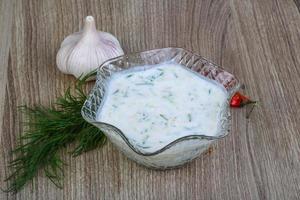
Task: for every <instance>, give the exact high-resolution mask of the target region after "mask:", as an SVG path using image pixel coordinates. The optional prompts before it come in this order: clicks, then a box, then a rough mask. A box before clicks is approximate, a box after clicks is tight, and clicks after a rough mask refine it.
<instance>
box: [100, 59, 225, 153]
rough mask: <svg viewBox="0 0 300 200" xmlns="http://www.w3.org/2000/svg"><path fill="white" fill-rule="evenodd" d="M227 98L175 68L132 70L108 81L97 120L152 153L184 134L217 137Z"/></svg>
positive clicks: (220, 90) (198, 77)
mask: <svg viewBox="0 0 300 200" xmlns="http://www.w3.org/2000/svg"><path fill="white" fill-rule="evenodd" d="M227 97H228V96H227V93H226V91H225V89H224V88H223V87H222V86H221V85H220V84H218V83H215V82H214V81H210V80H208V79H207V78H204V77H202V76H201V75H199V74H196V73H195V72H192V71H190V70H188V69H186V68H185V67H183V66H181V65H179V64H175V63H164V64H159V65H155V66H154V67H153V65H152V66H141V67H135V68H133V69H131V70H124V71H121V72H117V73H115V74H113V75H112V77H111V78H110V79H109V80H108V86H107V89H106V93H105V97H104V99H103V102H102V105H101V106H100V109H99V111H98V115H97V120H98V121H101V122H106V123H109V124H112V125H114V126H115V127H117V128H119V129H120V130H121V131H122V132H123V133H124V134H125V135H126V137H127V138H128V139H129V140H130V142H131V143H133V144H134V145H136V146H138V147H139V148H140V149H142V150H143V151H146V152H153V151H155V150H158V149H160V148H162V147H164V146H165V145H167V144H169V143H170V142H172V141H174V140H176V139H178V138H180V137H183V136H186V135H207V136H214V135H216V134H217V132H218V129H219V126H220V117H219V116H220V113H221V110H222V109H224V106H226V101H227Z"/></svg>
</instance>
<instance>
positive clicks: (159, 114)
mask: <svg viewBox="0 0 300 200" xmlns="http://www.w3.org/2000/svg"><path fill="white" fill-rule="evenodd" d="M159 116H161V117H162V118H163V119H164V120H166V121H168V120H169V119H168V118H166V117H165V116H164V115H163V114H159Z"/></svg>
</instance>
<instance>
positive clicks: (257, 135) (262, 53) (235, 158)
mask: <svg viewBox="0 0 300 200" xmlns="http://www.w3.org/2000/svg"><path fill="white" fill-rule="evenodd" d="M299 10H300V2H299V1H298V0H294V1H293V0H218V1H213V0H202V1H201V0H164V1H160V0H157V1H152V0H130V1H129V0H128V1H127V0H126V1H125V0H124V1H123V0H122V1H120V0H99V1H96V0H93V1H87V2H86V1H80V0H56V1H46V0H43V1H42V0H41V1H33V0H31V1H30V0H16V1H11V0H1V1H0V129H1V130H0V144H1V145H0V182H1V185H0V187H1V188H5V187H6V186H7V185H6V184H7V183H6V182H4V181H3V180H4V178H5V177H6V176H7V175H8V173H9V171H8V168H7V165H8V163H9V161H10V160H11V153H10V151H11V150H12V149H13V148H14V147H15V144H16V140H17V138H18V136H20V134H21V132H22V126H21V125H20V120H21V115H20V114H19V113H18V112H17V106H19V105H23V104H26V105H35V104H43V105H50V103H51V102H53V101H54V100H55V98H56V97H58V96H60V95H61V94H63V92H64V91H65V90H66V88H67V87H68V86H69V85H70V84H71V85H72V84H74V81H75V79H74V78H73V77H71V76H68V75H64V74H62V73H61V72H59V71H58V70H57V68H56V63H55V56H56V53H57V50H58V48H59V45H60V42H61V41H62V40H63V38H64V37H66V36H67V35H68V34H70V33H72V32H75V31H78V30H79V29H80V28H82V25H83V19H84V17H85V16H86V15H93V16H94V17H95V18H96V22H97V27H98V29H99V30H103V31H107V32H111V33H113V34H114V35H116V36H117V37H118V39H119V40H120V42H121V44H122V46H123V48H124V51H125V52H134V51H141V50H146V49H152V48H160V47H168V46H179V47H184V48H186V49H188V50H191V51H193V52H195V53H198V54H201V55H202V56H204V57H206V58H208V59H209V60H211V61H213V62H215V63H218V64H220V65H222V66H224V68H225V69H227V70H228V71H230V72H232V73H234V74H235V75H236V76H237V77H238V78H239V79H240V80H241V82H242V83H244V84H245V89H244V93H246V94H248V95H249V96H251V97H252V98H253V99H256V100H259V102H260V104H259V106H258V107H256V108H255V109H254V111H253V113H252V115H251V117H250V119H246V118H245V115H246V113H247V109H236V110H232V117H233V120H232V131H231V134H230V135H229V136H227V137H226V138H225V139H222V140H221V141H219V142H218V143H217V144H215V145H214V146H213V152H212V153H211V154H209V155H206V156H200V157H199V158H198V159H196V160H194V161H193V162H191V163H189V164H187V165H185V166H184V167H182V168H180V169H176V170H168V171H154V170H149V169H146V168H144V167H141V166H139V165H137V164H136V163H134V162H132V161H130V160H129V159H127V158H126V157H125V156H124V155H122V154H121V153H120V152H118V151H117V149H116V148H114V147H113V146H112V144H111V143H107V144H106V145H105V147H104V148H100V149H96V150H94V151H92V152H89V153H86V154H84V155H82V156H79V157H76V158H72V157H71V156H69V154H68V149H67V150H64V151H63V152H62V156H63V159H64V161H65V162H66V163H67V166H65V178H64V188H63V189H62V190H60V189H57V188H56V187H55V186H54V185H53V184H52V183H51V182H50V181H49V180H48V179H47V178H45V177H44V175H43V174H42V173H40V174H39V176H38V178H35V179H34V181H33V182H32V183H29V184H27V185H26V187H25V188H24V189H23V190H22V191H20V192H19V193H17V194H7V193H3V192H1V191H0V199H30V200H32V199H129V200H133V199H142V200H144V199H163V200H167V199H172V200H173V199H230V200H231V199H254V200H257V199H280V200H282V199H300V132H299V130H300V117H299V116H300V106H299V105H300V13H299Z"/></svg>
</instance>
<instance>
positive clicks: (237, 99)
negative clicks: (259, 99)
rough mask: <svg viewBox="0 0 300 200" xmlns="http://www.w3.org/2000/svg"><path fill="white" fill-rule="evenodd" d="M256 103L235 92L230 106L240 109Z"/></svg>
mask: <svg viewBox="0 0 300 200" xmlns="http://www.w3.org/2000/svg"><path fill="white" fill-rule="evenodd" d="M254 103H256V101H252V100H250V99H249V98H248V97H246V96H244V95H242V94H241V93H239V92H236V93H235V94H234V95H233V97H232V98H231V101H230V106H231V107H234V108H240V107H243V106H245V105H247V104H254Z"/></svg>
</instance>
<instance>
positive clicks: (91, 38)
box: [56, 16, 124, 78]
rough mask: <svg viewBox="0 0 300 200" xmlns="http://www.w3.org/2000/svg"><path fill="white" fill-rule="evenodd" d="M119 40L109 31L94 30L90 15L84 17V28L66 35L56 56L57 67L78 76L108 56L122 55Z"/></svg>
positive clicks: (96, 65) (92, 68)
mask: <svg viewBox="0 0 300 200" xmlns="http://www.w3.org/2000/svg"><path fill="white" fill-rule="evenodd" d="M123 54H124V52H123V50H122V48H121V46H120V43H119V41H118V40H117V38H115V37H114V36H113V35H111V34H110V33H106V32H101V31H97V30H96V26H95V20H94V18H93V17H92V16H87V17H86V18H85V23H84V29H83V30H82V31H80V32H76V33H73V34H72V35H69V36H68V37H66V38H65V39H64V40H63V42H62V43H61V46H60V50H59V51H58V53H57V56H56V63H57V67H58V68H59V70H60V71H62V72H63V73H66V74H73V75H74V76H75V77H77V78H79V77H80V76H81V75H85V74H87V73H89V72H91V71H92V70H94V69H96V68H97V67H99V66H100V65H101V64H102V63H103V62H105V61H106V60H108V59H110V58H114V57H117V56H120V55H123Z"/></svg>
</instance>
